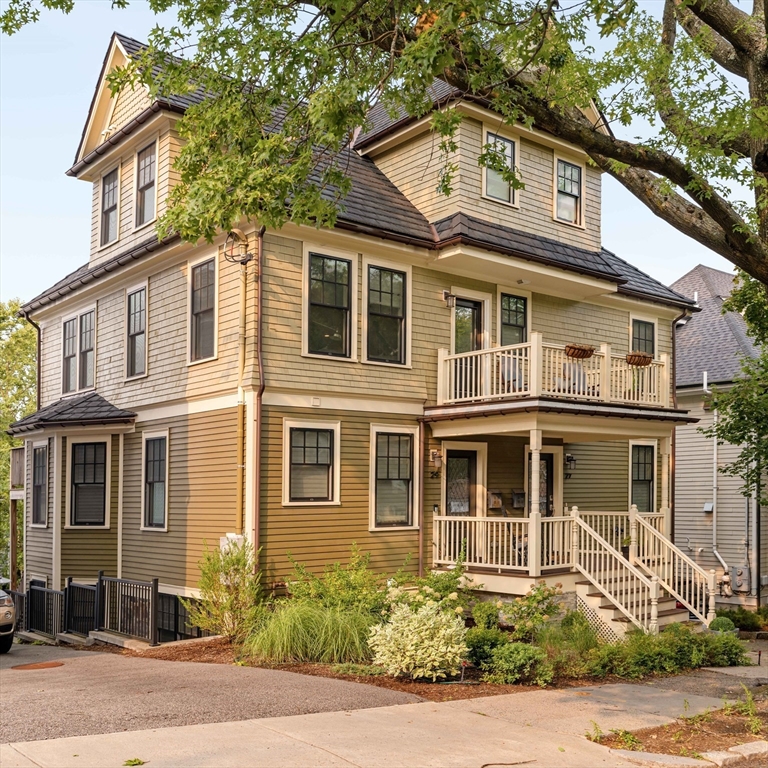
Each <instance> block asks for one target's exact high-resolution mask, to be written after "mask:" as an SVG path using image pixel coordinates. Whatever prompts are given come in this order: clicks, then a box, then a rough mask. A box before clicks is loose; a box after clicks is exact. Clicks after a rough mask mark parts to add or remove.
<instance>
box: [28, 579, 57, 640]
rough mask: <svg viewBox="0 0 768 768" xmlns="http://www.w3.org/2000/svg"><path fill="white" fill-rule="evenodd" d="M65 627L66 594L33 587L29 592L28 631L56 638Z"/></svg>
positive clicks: (55, 590)
mask: <svg viewBox="0 0 768 768" xmlns="http://www.w3.org/2000/svg"><path fill="white" fill-rule="evenodd" d="M63 626H64V592H63V591H60V590H58V589H47V588H46V587H38V586H35V585H31V586H30V587H29V591H28V592H27V629H29V630H30V631H32V632H37V633H39V634H41V635H45V636H46V637H56V635H58V634H59V633H60V632H61V631H62V629H63Z"/></svg>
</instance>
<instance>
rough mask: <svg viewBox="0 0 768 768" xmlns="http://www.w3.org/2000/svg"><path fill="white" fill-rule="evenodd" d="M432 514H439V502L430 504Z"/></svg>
mask: <svg viewBox="0 0 768 768" xmlns="http://www.w3.org/2000/svg"><path fill="white" fill-rule="evenodd" d="M432 514H433V515H435V516H437V515H439V514H440V505H439V504H433V505H432Z"/></svg>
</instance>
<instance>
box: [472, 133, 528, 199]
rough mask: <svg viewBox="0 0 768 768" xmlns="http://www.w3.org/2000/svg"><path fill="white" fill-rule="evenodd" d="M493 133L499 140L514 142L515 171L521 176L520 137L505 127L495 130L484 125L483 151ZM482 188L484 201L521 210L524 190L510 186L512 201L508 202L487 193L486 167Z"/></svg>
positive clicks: (484, 168) (483, 167) (483, 169)
mask: <svg viewBox="0 0 768 768" xmlns="http://www.w3.org/2000/svg"><path fill="white" fill-rule="evenodd" d="M489 133H492V134H493V135H494V136H498V137H499V138H502V139H506V140H507V141H509V142H512V144H513V145H514V150H513V151H514V155H515V171H516V172H517V173H518V174H519V173H520V137H519V136H518V135H517V134H515V133H511V132H510V131H509V130H507V129H505V128H504V127H501V126H500V127H498V128H494V127H493V126H490V125H488V124H486V123H483V144H482V146H481V147H480V149H481V151H482V149H483V147H485V145H486V144H489V143H490V142H489V140H488V134H489ZM482 172H483V173H482V175H483V178H482V187H481V190H482V192H481V195H480V196H481V197H482V198H483V199H484V200H489V201H490V202H492V203H498V204H499V205H506V206H507V208H517V209H519V208H520V192H521V191H522V190H519V189H514V188H513V187H512V185H511V184H510V190H509V191H510V201H509V202H507V201H506V200H499V198H498V197H493V196H491V195H489V194H488V192H487V175H488V174H487V172H488V169H487V168H486V167H485V166H482Z"/></svg>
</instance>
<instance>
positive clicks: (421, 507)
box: [418, 421, 426, 578]
mask: <svg viewBox="0 0 768 768" xmlns="http://www.w3.org/2000/svg"><path fill="white" fill-rule="evenodd" d="M425 447H426V446H425V445H424V422H423V421H419V470H418V471H419V499H418V504H419V578H421V577H422V576H423V575H424V529H425V528H426V526H425V525H424V522H425V518H426V515H425V514H424V480H425V478H424V450H425Z"/></svg>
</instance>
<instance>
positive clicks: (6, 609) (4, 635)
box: [0, 589, 16, 653]
mask: <svg viewBox="0 0 768 768" xmlns="http://www.w3.org/2000/svg"><path fill="white" fill-rule="evenodd" d="M14 629H16V607H15V606H14V604H13V598H12V597H11V596H10V595H9V594H8V593H7V592H5V591H4V590H2V589H0V653H8V651H10V650H11V646H12V645H13V631H14Z"/></svg>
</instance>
